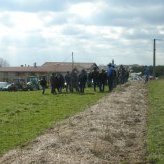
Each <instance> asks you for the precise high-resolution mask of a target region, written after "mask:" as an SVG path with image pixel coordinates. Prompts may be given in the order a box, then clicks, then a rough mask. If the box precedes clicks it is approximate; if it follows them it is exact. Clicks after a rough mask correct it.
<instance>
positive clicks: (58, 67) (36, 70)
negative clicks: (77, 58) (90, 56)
mask: <svg viewBox="0 0 164 164" xmlns="http://www.w3.org/2000/svg"><path fill="white" fill-rule="evenodd" d="M93 67H97V65H96V64H95V63H71V62H46V63H44V64H43V65H42V66H37V65H36V63H35V64H34V66H26V65H25V66H23V65H21V66H20V67H0V81H8V82H12V81H13V80H14V79H25V80H26V81H27V78H28V77H29V76H37V77H41V76H50V75H51V74H52V73H53V72H54V73H62V74H63V75H64V74H66V72H67V71H70V72H71V71H72V69H73V68H75V69H77V70H78V71H81V70H82V69H85V70H86V71H87V72H89V71H91V70H92V69H93Z"/></svg>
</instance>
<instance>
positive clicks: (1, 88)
mask: <svg viewBox="0 0 164 164" xmlns="http://www.w3.org/2000/svg"><path fill="white" fill-rule="evenodd" d="M7 85H9V83H8V82H0V91H2V90H3V88H4V87H6V86H7Z"/></svg>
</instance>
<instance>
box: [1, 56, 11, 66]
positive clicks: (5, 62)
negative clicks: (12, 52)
mask: <svg viewBox="0 0 164 164" xmlns="http://www.w3.org/2000/svg"><path fill="white" fill-rule="evenodd" d="M8 66H9V63H8V62H7V61H6V60H5V59H3V58H0V67H8Z"/></svg>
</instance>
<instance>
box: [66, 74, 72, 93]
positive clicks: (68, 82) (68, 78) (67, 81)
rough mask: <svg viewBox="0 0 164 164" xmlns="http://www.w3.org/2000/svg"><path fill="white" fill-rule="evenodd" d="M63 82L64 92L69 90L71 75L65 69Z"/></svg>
mask: <svg viewBox="0 0 164 164" xmlns="http://www.w3.org/2000/svg"><path fill="white" fill-rule="evenodd" d="M65 83H66V92H67V93H68V91H71V75H70V73H69V71H67V74H66V75H65Z"/></svg>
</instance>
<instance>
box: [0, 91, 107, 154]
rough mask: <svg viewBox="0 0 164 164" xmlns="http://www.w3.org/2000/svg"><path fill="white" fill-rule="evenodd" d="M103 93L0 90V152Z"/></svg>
mask: <svg viewBox="0 0 164 164" xmlns="http://www.w3.org/2000/svg"><path fill="white" fill-rule="evenodd" d="M104 95H105V93H99V92H97V93H94V92H93V88H91V89H87V90H86V93H85V94H84V95H80V94H75V93H74V94H64V93H63V94H58V95H52V94H50V90H46V94H45V95H42V94H41V91H31V92H28V91H27V92H23V91H22V92H0V154H1V155H2V154H3V153H5V152H6V151H8V150H10V149H12V148H14V147H16V146H20V145H23V144H25V143H27V142H28V141H30V140H32V139H34V138H35V137H36V136H38V135H39V134H41V133H43V132H44V131H45V129H47V128H50V127H51V126H52V125H53V124H54V123H55V122H57V121H59V120H62V119H64V118H67V117H69V116H71V115H73V114H75V113H77V112H80V111H82V110H84V109H85V108H86V107H87V106H88V105H91V104H93V103H95V102H96V101H97V100H98V99H100V98H101V97H102V96H104Z"/></svg>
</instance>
